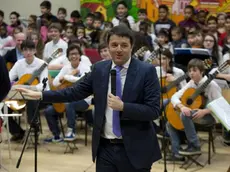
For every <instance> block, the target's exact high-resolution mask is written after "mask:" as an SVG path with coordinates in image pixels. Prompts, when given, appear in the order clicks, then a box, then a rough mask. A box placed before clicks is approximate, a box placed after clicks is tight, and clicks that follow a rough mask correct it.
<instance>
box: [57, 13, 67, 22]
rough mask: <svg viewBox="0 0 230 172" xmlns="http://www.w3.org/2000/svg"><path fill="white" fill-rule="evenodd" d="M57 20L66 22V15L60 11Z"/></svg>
mask: <svg viewBox="0 0 230 172" xmlns="http://www.w3.org/2000/svg"><path fill="white" fill-rule="evenodd" d="M57 18H58V19H59V20H65V18H66V14H65V13H63V12H62V11H59V12H58V14H57Z"/></svg>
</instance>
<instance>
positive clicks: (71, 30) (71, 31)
mask: <svg viewBox="0 0 230 172" xmlns="http://www.w3.org/2000/svg"><path fill="white" fill-rule="evenodd" d="M65 35H66V37H67V38H70V37H72V36H73V29H70V28H69V29H67V30H66V32H65Z"/></svg>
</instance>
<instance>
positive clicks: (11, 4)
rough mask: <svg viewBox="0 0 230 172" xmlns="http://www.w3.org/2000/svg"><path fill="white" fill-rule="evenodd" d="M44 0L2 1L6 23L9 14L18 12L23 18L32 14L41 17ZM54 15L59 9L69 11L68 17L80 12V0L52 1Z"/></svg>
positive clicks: (1, 5)
mask: <svg viewBox="0 0 230 172" xmlns="http://www.w3.org/2000/svg"><path fill="white" fill-rule="evenodd" d="M42 1H43V0H0V9H1V10H3V11H4V12H5V21H6V22H7V23H9V14H10V13H11V12H12V11H17V12H18V13H19V14H20V15H21V17H23V18H27V17H28V16H29V15H30V14H35V15H41V13H40V3H41V2H42ZM50 1H51V3H52V13H53V14H54V15H56V14H57V10H58V8H59V7H64V8H66V9H67V13H68V17H67V19H69V15H70V13H71V12H72V11H73V10H80V0H50Z"/></svg>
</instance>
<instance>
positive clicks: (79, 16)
mask: <svg viewBox="0 0 230 172" xmlns="http://www.w3.org/2000/svg"><path fill="white" fill-rule="evenodd" d="M70 17H71V18H81V15H80V13H79V11H78V10H74V11H72V12H71V14H70Z"/></svg>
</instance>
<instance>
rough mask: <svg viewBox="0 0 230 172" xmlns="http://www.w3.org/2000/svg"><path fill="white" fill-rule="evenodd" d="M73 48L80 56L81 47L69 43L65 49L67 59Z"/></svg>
mask: <svg viewBox="0 0 230 172" xmlns="http://www.w3.org/2000/svg"><path fill="white" fill-rule="evenodd" d="M74 49H77V51H78V53H79V54H80V56H81V55H82V51H81V48H80V47H79V46H77V45H75V44H70V45H69V46H68V48H67V50H66V56H67V58H68V59H69V53H70V51H72V50H74Z"/></svg>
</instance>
